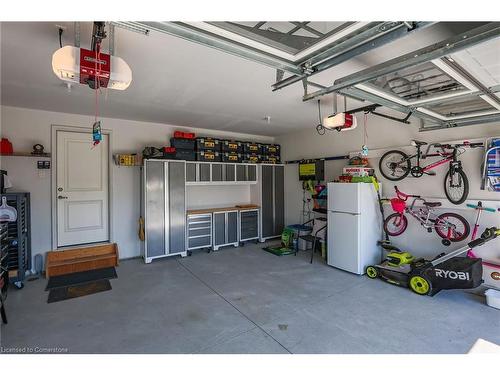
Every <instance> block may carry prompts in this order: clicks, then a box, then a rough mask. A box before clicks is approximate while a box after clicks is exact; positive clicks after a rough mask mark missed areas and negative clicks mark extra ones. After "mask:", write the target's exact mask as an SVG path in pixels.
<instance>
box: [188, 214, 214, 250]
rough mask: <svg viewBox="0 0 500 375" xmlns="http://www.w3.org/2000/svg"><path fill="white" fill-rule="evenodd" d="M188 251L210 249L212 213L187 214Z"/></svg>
mask: <svg viewBox="0 0 500 375" xmlns="http://www.w3.org/2000/svg"><path fill="white" fill-rule="evenodd" d="M187 225H188V227H187V248H188V250H194V249H202V248H210V247H212V213H206V214H188V216H187Z"/></svg>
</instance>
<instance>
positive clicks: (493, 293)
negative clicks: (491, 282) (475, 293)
mask: <svg viewBox="0 0 500 375" xmlns="http://www.w3.org/2000/svg"><path fill="white" fill-rule="evenodd" d="M484 295H485V296H486V304H487V305H488V306H491V307H494V308H495V309H499V310H500V290H496V289H488V290H487V291H486V292H484Z"/></svg>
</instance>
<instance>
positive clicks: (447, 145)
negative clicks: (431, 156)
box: [434, 141, 484, 149]
mask: <svg viewBox="0 0 500 375" xmlns="http://www.w3.org/2000/svg"><path fill="white" fill-rule="evenodd" d="M434 146H435V147H441V148H448V149H454V148H458V147H470V148H476V147H484V143H483V142H475V143H470V142H468V141H466V142H463V143H455V144H453V145H452V144H450V143H446V144H440V143H436V144H435V145H434Z"/></svg>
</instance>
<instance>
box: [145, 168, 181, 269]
mask: <svg viewBox="0 0 500 375" xmlns="http://www.w3.org/2000/svg"><path fill="white" fill-rule="evenodd" d="M185 182H186V163H185V162H184V161H171V160H154V159H150V160H145V161H144V167H143V189H142V190H143V196H144V199H143V204H144V207H143V215H144V228H145V241H144V248H143V257H144V261H145V262H146V263H150V262H151V261H152V260H153V259H155V258H162V257H166V256H172V255H181V256H186V185H185Z"/></svg>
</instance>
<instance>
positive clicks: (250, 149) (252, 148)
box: [243, 142, 262, 155]
mask: <svg viewBox="0 0 500 375" xmlns="http://www.w3.org/2000/svg"><path fill="white" fill-rule="evenodd" d="M243 153H245V154H258V155H262V145H261V144H260V143H252V142H245V143H243Z"/></svg>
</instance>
